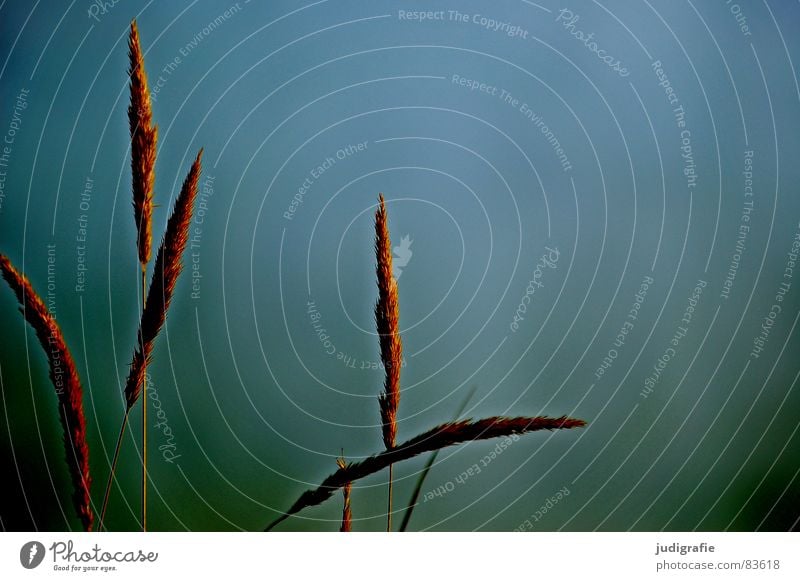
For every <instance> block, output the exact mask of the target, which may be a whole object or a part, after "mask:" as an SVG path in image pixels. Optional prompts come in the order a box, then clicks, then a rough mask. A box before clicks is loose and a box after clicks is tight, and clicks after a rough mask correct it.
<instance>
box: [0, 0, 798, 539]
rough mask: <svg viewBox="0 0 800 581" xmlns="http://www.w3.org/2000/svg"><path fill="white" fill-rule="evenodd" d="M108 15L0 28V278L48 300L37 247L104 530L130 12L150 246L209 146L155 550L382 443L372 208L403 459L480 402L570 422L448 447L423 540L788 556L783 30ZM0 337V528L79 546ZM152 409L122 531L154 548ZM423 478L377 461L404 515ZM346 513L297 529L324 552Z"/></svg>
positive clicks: (205, 6) (127, 298)
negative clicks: (149, 530) (426, 434)
mask: <svg viewBox="0 0 800 581" xmlns="http://www.w3.org/2000/svg"><path fill="white" fill-rule="evenodd" d="M108 4H109V6H108V7H107V8H104V9H100V8H99V7H98V6H99V4H95V3H90V2H72V3H71V4H67V3H62V2H53V1H48V0H41V1H39V2H35V3H28V2H14V1H6V2H5V3H3V4H0V133H2V134H3V136H4V137H5V139H6V141H5V147H6V149H5V150H2V149H0V153H2V154H3V157H2V158H0V172H2V174H1V175H0V178H4V181H2V182H0V184H2V186H3V189H2V190H0V193H1V194H2V197H0V251H1V252H3V253H4V254H7V255H8V256H9V257H10V258H11V260H12V261H13V262H14V263H15V264H16V265H17V266H18V267H19V268H20V269H22V270H24V271H25V272H26V273H27V275H28V276H29V277H30V279H31V281H32V283H33V284H34V286H35V287H36V288H37V289H39V292H40V293H41V294H44V293H46V291H47V288H48V271H47V267H48V245H55V251H54V256H55V270H54V273H55V279H54V281H51V282H53V284H54V287H53V291H54V301H55V303H54V304H55V305H56V315H57V318H58V320H59V322H60V324H61V326H62V328H63V330H64V333H65V335H66V337H67V340H68V342H69V345H70V347H71V349H72V352H73V354H74V356H75V359H76V361H77V363H78V367H79V371H80V372H81V375H82V379H83V383H84V389H85V405H86V414H87V421H88V424H89V437H90V445H91V454H92V455H91V464H92V473H93V477H94V486H93V499H94V501H95V502H97V503H99V502H100V501H101V500H102V490H103V486H104V484H105V480H106V478H107V474H108V461H109V456H110V454H111V452H112V447H113V444H114V441H115V438H116V435H117V431H118V428H119V421H120V419H121V414H122V406H123V399H122V396H121V388H122V385H123V384H124V381H125V377H126V374H127V369H128V367H127V366H128V363H129V362H130V357H131V353H132V350H133V347H134V345H135V340H136V328H137V324H138V314H137V313H138V309H139V305H138V294H137V293H138V290H137V289H138V287H137V281H138V262H137V258H136V249H135V232H134V221H133V217H132V216H133V213H132V211H131V194H130V158H129V155H130V152H129V137H128V128H127V113H126V109H127V99H128V92H127V74H126V69H127V56H126V50H127V47H126V42H127V33H128V26H129V23H130V20H131V19H132V18H136V19H137V21H138V25H139V29H140V35H141V40H142V45H143V48H144V50H145V63H146V69H147V72H148V75H149V80H150V87H151V90H152V91H153V99H154V102H153V112H154V120H155V121H156V123H157V124H158V125H159V143H158V160H157V165H156V187H155V196H156V202H157V203H158V204H159V207H158V208H157V210H156V213H155V218H154V233H155V238H156V240H160V237H161V234H162V232H163V229H164V225H165V223H166V220H167V217H168V215H169V210H170V208H171V206H172V203H173V201H174V197H175V195H176V192H177V190H178V188H179V187H180V184H181V182H182V180H183V178H184V176H185V174H186V172H187V171H188V168H189V165H190V163H191V161H192V159H193V158H194V156H195V154H196V151H197V150H198V149H199V148H200V147H204V148H205V156H204V170H203V178H202V186H203V190H202V192H201V196H200V198H199V203H198V205H197V207H196V212H195V220H194V224H193V230H192V233H191V234H192V239H191V240H190V247H189V248H188V249H187V251H186V254H185V255H184V264H185V270H184V273H183V275H182V279H181V280H180V282H179V284H178V288H177V291H176V295H175V298H174V300H173V304H172V308H171V311H170V313H169V318H168V322H167V326H166V328H165V329H164V331H163V332H162V334H161V336H160V337H159V339H158V341H157V346H156V351H155V354H154V363H153V364H152V366H151V367H150V368H149V373H150V374H151V377H152V386H151V387H152V388H153V389H152V391H151V393H154V394H156V397H157V399H153V400H152V401H151V405H152V406H153V407H151V408H150V409H152V410H153V413H157V410H158V409H159V408H158V407H157V406H160V409H161V410H162V420H163V421H162V422H161V424H160V425H155V424H153V425H152V426H151V429H150V431H149V434H150V436H149V437H150V445H151V446H152V447H151V448H150V449H149V450H150V457H151V466H150V471H151V476H152V479H153V486H152V489H151V499H152V502H151V504H150V515H149V520H150V521H151V525H152V527H153V529H156V530H186V529H189V530H239V529H244V530H260V529H261V528H263V527H264V526H265V525H266V524H267V523H268V522H269V521H271V520H272V519H273V518H274V517H275V516H277V515H278V514H279V512H280V511H282V510H284V509H286V508H288V507H289V506H290V505H291V504H292V503H293V502H294V500H295V499H296V497H297V496H298V495H299V494H300V493H301V492H302V491H303V490H305V489H306V488H307V487H309V486H311V485H315V484H316V483H318V482H319V481H320V480H322V479H323V478H324V477H325V476H326V475H327V474H329V473H330V472H332V471H333V470H334V469H335V466H336V464H335V457H336V456H337V455H338V454H340V453H341V450H344V454H345V456H346V457H347V458H349V459H359V458H362V457H364V456H365V455H369V454H371V453H374V452H378V451H380V450H381V449H382V441H381V437H380V426H379V416H378V404H377V399H376V398H377V394H378V393H379V392H380V389H381V385H382V379H383V376H382V372H381V370H380V369H376V368H375V367H376V366H375V362H376V361H377V360H378V358H379V351H378V343H377V338H376V336H375V332H374V321H373V305H374V301H375V299H376V296H377V292H376V287H375V281H374V260H375V259H374V250H373V214H374V210H375V204H376V202H377V197H378V193H379V192H383V194H384V196H385V197H386V200H387V206H388V212H389V226H390V230H391V234H392V239H393V242H394V244H395V245H396V246H398V251H397V254H396V256H395V261H396V262H397V263H400V262H405V265H403V266H402V267H401V272H402V274H400V276H399V279H398V286H399V293H400V308H401V328H402V331H403V343H404V349H405V351H404V353H405V358H406V366H405V367H404V368H403V372H402V386H403V391H402V398H401V404H400V413H399V435H398V438H399V440H405V439H408V438H410V437H413V436H414V435H416V434H417V433H419V432H421V431H423V430H426V429H428V428H430V427H433V426H434V425H436V424H438V423H441V422H444V421H448V420H450V419H451V418H452V416H453V414H454V413H455V411H456V409H458V408H459V406H460V405H461V403H462V401H463V400H464V398H465V397H466V394H467V393H468V392H469V390H470V388H471V387H473V386H474V387H475V388H476V391H475V395H474V397H473V398H472V399H471V400H470V402H469V405H468V407H467V411H465V412H464V414H463V416H464V417H474V418H478V417H485V416H490V415H539V414H545V415H563V414H567V415H572V416H575V417H579V418H582V419H585V420H586V421H587V422H588V423H589V427H588V428H586V429H584V430H581V431H574V432H560V433H541V434H533V435H528V436H526V437H524V438H522V439H520V440H519V441H518V442H514V443H513V444H512V445H511V446H509V447H507V448H504V449H503V451H502V453H501V454H496V455H495V457H494V458H493V459H491V461H490V462H488V463H487V462H485V460H484V459H485V457H486V455H487V454H491V453H492V450H494V449H495V446H496V444H497V443H498V442H497V441H492V442H482V443H473V444H469V445H466V446H462V447H458V448H453V449H449V450H447V451H446V452H444V453H442V454H441V455H440V456H439V458H438V460H437V463H436V464H435V466H434V468H433V469H432V471H431V473H430V474H429V477H428V479H427V481H426V483H425V485H424V486H423V497H422V502H421V504H420V506H418V507H417V509H416V511H415V512H414V517H413V519H412V521H411V527H410V528H411V529H412V530H443V531H462V530H464V531H470V530H476V529H479V530H490V531H510V530H514V529H518V528H521V527H522V528H529V529H532V530H546V531H547V530H595V529H598V530H615V531H616V530H629V529H633V530H660V529H668V530H692V529H695V528H697V529H700V530H724V529H730V530H757V529H758V530H787V529H790V528H792V527H795V528H796V527H797V519H798V516H800V515H799V514H798V509H797V506H798V498H799V497H798V495H800V480H798V478H797V473H798V470H800V462H799V461H798V458H800V454H798V452H800V439H799V438H798V436H797V426H798V419H800V416H798V411H797V410H798V409H800V395H798V389H799V388H798V386H797V384H796V380H797V377H798V373H799V372H800V365H798V359H797V357H796V356H795V354H796V353H797V350H798V348H799V347H800V345H798V341H799V340H800V339H798V333H797V322H798V318H799V317H800V269H798V268H797V267H796V265H794V263H793V261H794V260H795V258H793V257H794V256H795V255H794V254H792V248H793V246H792V244H793V241H794V240H796V239H797V237H798V236H800V198H799V197H798V196H797V184H798V183H800V166H799V165H798V164H797V162H796V160H797V159H798V154H800V132H798V131H797V129H798V127H800V89H799V88H798V81H797V77H796V73H795V68H794V66H795V65H796V64H800V40H798V38H800V35H798V34H797V33H798V32H799V30H798V23H800V6H798V4H797V3H794V2H784V1H777V0H765V1H761V2H752V3H750V2H740V3H739V4H734V3H725V2H714V3H709V2H698V1H685V0H681V1H679V2H667V1H665V0H660V1H645V2H641V3H614V2H589V1H574V2H572V3H569V4H567V5H560V4H556V3H554V2H552V1H551V0H543V1H542V2H538V3H532V2H526V1H523V0H503V1H502V2H493V3H488V2H476V1H460V2H454V1H450V2H425V3H422V2H406V3H396V2H388V1H376V2H356V1H337V2H334V1H332V0H329V1H325V0H323V1H318V2H309V3H307V4H305V3H300V2H269V3H260V2H246V1H240V2H238V3H234V2H229V1H225V2H216V1H214V2H212V1H195V2H190V3H156V2H152V1H151V2H134V1H132V0H121V1H119V2H118V3H116V4H115V5H113V6H111V5H110V3H108ZM734 7H735V8H734ZM419 10H426V11H430V12H431V14H429V15H428V17H427V18H426V20H424V21H419V20H413V16H412V13H413V12H414V11H419ZM456 12H457V13H458V14H456ZM464 18H466V21H465V20H464ZM490 21H491V22H490ZM589 35H592V36H591V37H590V36H589ZM604 58H605V60H603V59H604ZM606 61H607V62H606ZM9 139H10V141H11V142H10V143H9ZM3 152H4V153H3ZM89 186H90V187H89ZM83 237H85V241H84V240H82V239H81V240H79V238H83ZM403 237H408V240H409V241H410V244H409V243H408V242H407V243H406V244H405V246H403V248H402V249H401V248H399V247H400V246H401V242H400V241H401V238H403ZM795 251H797V247H795ZM542 257H545V259H543V258H542ZM82 265H85V271H80V272H79V270H78V269H79V267H82ZM731 272H733V275H732V274H731ZM726 281H727V282H726ZM643 283H644V286H643ZM782 283H785V284H784V286H783V287H782V286H781V285H782ZM786 285H788V286H786ZM697 287H700V291H701V292H698V291H696V290H695V289H696V288H697ZM526 289H527V290H526ZM637 293H638V299H637ZM776 307H777V308H776ZM523 311H524V312H523ZM770 313H772V318H770ZM765 318H766V320H767V323H765ZM762 326H763V327H766V329H768V330H766V331H765V330H764V328H763V327H762ZM0 329H2V332H1V333H2V341H3V349H1V350H0V377H2V395H3V399H2V410H3V413H2V414H0V450H1V451H2V462H3V464H4V466H6V473H7V474H8V475H10V476H8V478H10V479H11V480H12V481H13V482H14V493H13V495H10V496H9V497H8V498H9V500H7V501H5V502H4V505H0V517H2V525H3V527H4V528H6V529H32V528H34V527H36V528H39V529H45V530H48V529H52V530H67V529H72V528H76V527H77V526H78V522H77V519H76V518H75V517H74V516H73V510H72V507H71V505H70V490H69V477H68V475H67V473H66V468H65V465H64V461H63V445H62V443H61V432H60V427H59V425H58V416H57V410H56V399H55V396H54V394H53V390H52V387H51V386H50V385H49V384H48V379H47V369H46V362H45V360H44V357H43V354H42V352H41V349H40V347H39V345H38V344H37V343H36V339H35V336H34V335H33V333H32V332H31V331H30V329H27V328H26V326H25V324H24V322H23V320H22V317H20V316H19V314H18V312H17V310H16V304H15V300H14V297H13V294H12V293H11V292H10V291H9V290H8V289H5V288H4V289H2V290H0ZM759 341H761V343H759ZM756 347H758V348H760V349H761V350H760V351H759V350H758V349H757V348H756ZM604 358H605V364H604ZM659 361H661V362H662V363H659ZM140 413H141V411H140V407H139V406H137V408H136V410H135V412H134V415H133V424H132V425H133V427H134V429H133V430H132V431H131V432H129V433H128V437H127V438H126V441H125V445H124V451H123V456H122V460H121V468H120V475H119V476H120V478H119V487H118V488H116V489H115V492H114V495H113V497H112V502H111V506H110V509H109V518H108V526H109V528H111V529H112V530H125V529H135V528H136V527H137V518H138V506H139V491H138V482H139V467H137V457H138V454H139V446H140V425H139V424H140V419H139V414H140ZM425 461H426V458H425V457H420V458H417V459H415V460H412V461H409V462H407V463H405V464H402V465H398V466H397V467H396V468H395V477H396V486H395V499H396V500H395V504H396V508H397V509H400V508H401V507H403V506H404V504H405V502H407V499H408V497H409V496H410V494H411V490H412V489H413V486H414V483H415V481H416V478H417V475H418V473H419V471H420V470H421V468H422V466H423V465H424V463H425ZM482 462H484V463H485V464H486V465H483V464H482ZM476 464H477V465H478V466H479V467H481V471H480V473H478V474H475V475H472V476H470V477H469V478H467V479H465V480H464V479H462V480H464V481H463V483H462V482H457V481H456V479H457V478H458V477H459V476H460V475H461V474H462V473H463V472H465V471H467V470H469V469H470V468H471V467H473V466H474V465H476ZM386 476H387V475H386V474H385V473H382V474H378V475H375V476H373V477H371V478H368V479H366V480H363V481H361V482H358V483H357V484H356V485H355V486H354V491H353V501H352V503H353V511H354V519H355V522H354V528H355V529H356V530H381V528H382V527H383V526H384V523H385V514H384V511H385V494H386V491H385V488H386ZM440 487H441V488H440ZM450 488H452V490H448V489H450ZM565 488H566V490H567V491H568V494H565V495H563V498H561V499H559V500H558V501H557V502H556V503H555V505H554V506H552V508H548V509H547V510H545V511H544V513H542V511H541V508H542V507H543V506H544V505H545V504H546V503H547V501H548V498H550V497H553V496H554V495H556V494H557V493H559V491H561V490H563V489H565ZM437 489H439V491H440V492H441V490H445V491H446V493H444V494H438V495H433V493H432V491H435V490H437ZM426 493H431V494H430V495H429V496H430V497H432V498H429V499H428V500H427V501H426V500H425V494H426ZM551 504H552V503H551ZM340 510H341V497H340V496H338V495H337V497H336V498H335V499H334V500H331V501H329V502H327V503H326V504H324V505H323V506H320V507H317V508H314V509H310V510H307V511H304V512H303V513H301V514H300V515H299V516H298V517H294V518H292V519H290V520H289V521H287V522H286V523H285V524H283V525H282V526H281V528H282V530H331V531H333V530H336V529H337V528H338V524H337V521H338V518H339V514H340ZM397 520H398V521H399V517H398V518H397ZM526 520H527V521H528V522H529V523H530V527H528V526H527V525H525V522H526Z"/></svg>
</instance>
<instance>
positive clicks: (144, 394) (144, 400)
mask: <svg viewBox="0 0 800 581" xmlns="http://www.w3.org/2000/svg"><path fill="white" fill-rule="evenodd" d="M146 299H147V271H146V269H145V265H142V312H144V302H145V300H146ZM141 340H143V339H141V338H140V341H141ZM141 349H142V353H144V345H142V346H141ZM145 531H147V359H146V358H145V362H144V375H143V379H142V532H145Z"/></svg>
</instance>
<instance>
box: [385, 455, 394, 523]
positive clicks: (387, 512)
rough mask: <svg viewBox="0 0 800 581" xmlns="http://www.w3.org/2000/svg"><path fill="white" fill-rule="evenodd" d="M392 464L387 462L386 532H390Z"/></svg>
mask: <svg viewBox="0 0 800 581" xmlns="http://www.w3.org/2000/svg"><path fill="white" fill-rule="evenodd" d="M393 468H394V464H389V507H388V508H387V510H386V532H387V533H390V532H392V471H393V470H392V469H393Z"/></svg>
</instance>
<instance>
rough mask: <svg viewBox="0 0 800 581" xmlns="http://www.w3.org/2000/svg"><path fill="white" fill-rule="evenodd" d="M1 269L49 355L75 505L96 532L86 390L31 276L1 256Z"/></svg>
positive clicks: (89, 527) (90, 528)
mask: <svg viewBox="0 0 800 581" xmlns="http://www.w3.org/2000/svg"><path fill="white" fill-rule="evenodd" d="M0 270H2V273H3V278H4V279H5V280H6V282H7V283H8V285H9V286H10V287H11V290H13V291H14V294H16V295H17V300H18V301H19V304H20V305H21V306H20V312H22V314H23V316H24V317H25V320H26V321H28V323H29V324H30V326H31V327H33V330H34V331H35V332H36V337H37V338H38V339H39V343H40V344H41V346H42V349H43V350H44V352H45V355H46V356H47V362H48V364H49V367H50V382H51V383H52V384H53V387H54V388H55V391H56V395H57V396H58V403H59V406H60V410H59V417H60V418H61V427H62V428H63V430H64V448H65V449H66V456H67V458H66V459H67V467H68V468H69V473H70V477H71V479H72V487H73V489H74V492H73V494H72V502H73V504H74V505H75V510H76V512H77V513H78V518H80V521H81V524H82V525H83V528H84V530H87V531H90V530H92V525H93V523H94V513H93V511H92V507H91V496H90V487H91V483H92V478H91V475H90V473H89V446H88V444H87V442H86V418H85V416H84V413H83V388H82V386H81V380H80V377H79V376H78V370H77V369H76V367H75V361H74V360H73V359H72V354H71V353H70V351H69V348H68V347H67V343H66V341H65V340H64V335H63V334H62V332H61V328H60V327H59V326H58V323H57V322H56V320H55V318H54V317H53V315H52V314H51V313H50V311H49V310H48V309H47V306H46V305H45V303H44V301H43V300H42V299H41V297H40V296H39V295H38V294H36V291H35V290H33V286H31V283H30V282H29V281H28V279H27V277H26V276H25V275H23V274H21V273H20V272H18V271H17V269H16V268H14V266H13V265H12V264H11V261H10V260H9V259H8V258H7V257H6V256H4V255H2V254H0Z"/></svg>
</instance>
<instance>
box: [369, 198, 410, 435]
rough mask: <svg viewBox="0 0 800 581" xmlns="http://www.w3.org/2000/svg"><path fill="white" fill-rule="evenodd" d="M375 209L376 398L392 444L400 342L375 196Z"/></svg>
mask: <svg viewBox="0 0 800 581" xmlns="http://www.w3.org/2000/svg"><path fill="white" fill-rule="evenodd" d="M379 201H380V203H379V206H378V210H377V211H376V212H375V256H376V259H377V260H376V268H375V270H376V273H377V275H378V276H377V278H378V301H377V302H376V303H375V324H376V327H377V331H378V338H379V340H380V347H381V362H382V363H383V367H384V369H385V372H386V375H385V378H384V383H383V393H381V395H380V396H379V398H378V402H379V404H380V410H381V425H382V429H383V443H384V445H385V446H386V449H387V450H388V449H390V448H393V447H394V444H395V440H396V438H397V408H398V406H399V404H400V368H401V367H402V362H403V343H402V341H401V340H400V305H399V301H398V297H397V281H396V280H395V278H394V275H393V274H392V243H391V240H390V238H389V225H388V220H387V216H386V203H385V202H384V200H383V195H382V194H381V195H380V197H379Z"/></svg>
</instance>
